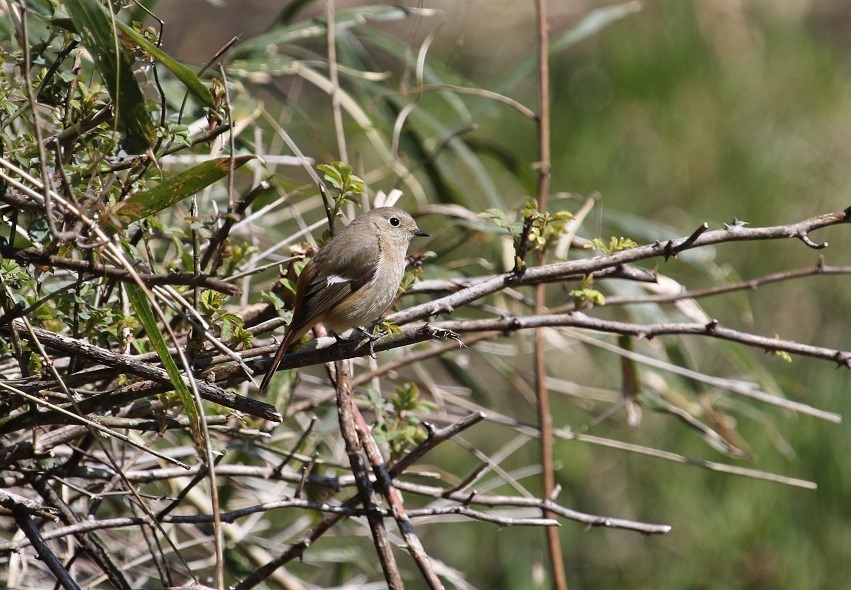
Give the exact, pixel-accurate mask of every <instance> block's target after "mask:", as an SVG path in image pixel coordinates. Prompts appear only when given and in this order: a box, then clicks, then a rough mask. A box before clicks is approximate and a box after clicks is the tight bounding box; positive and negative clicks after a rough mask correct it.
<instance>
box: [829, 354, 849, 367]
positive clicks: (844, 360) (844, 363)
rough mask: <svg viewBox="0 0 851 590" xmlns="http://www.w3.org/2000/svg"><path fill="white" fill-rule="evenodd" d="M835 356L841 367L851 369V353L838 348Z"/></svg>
mask: <svg viewBox="0 0 851 590" xmlns="http://www.w3.org/2000/svg"><path fill="white" fill-rule="evenodd" d="M833 358H834V360H835V361H836V364H837V365H839V366H840V367H845V368H846V369H851V354H848V353H847V352H842V351H841V350H837V351H836V354H835V355H834V356H833Z"/></svg>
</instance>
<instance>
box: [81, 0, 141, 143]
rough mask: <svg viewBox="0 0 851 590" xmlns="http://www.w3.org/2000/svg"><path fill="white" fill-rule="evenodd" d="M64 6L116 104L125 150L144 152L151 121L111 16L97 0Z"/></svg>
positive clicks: (130, 60) (131, 64)
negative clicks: (124, 138)
mask: <svg viewBox="0 0 851 590" xmlns="http://www.w3.org/2000/svg"><path fill="white" fill-rule="evenodd" d="M65 7H66V9H67V10H68V15H69V16H70V17H71V21H72V22H73V23H74V27H75V28H76V30H77V31H78V33H79V34H80V38H81V39H82V42H83V45H85V46H86V48H87V49H88V50H89V53H91V56H92V59H93V60H94V62H95V66H96V67H97V69H98V71H99V72H100V74H101V76H102V77H103V81H104V84H105V85H106V88H107V90H108V91H109V95H110V96H111V97H112V100H113V102H114V103H115V104H116V107H117V109H116V116H117V117H118V119H119V120H120V121H122V122H123V123H124V125H125V127H126V132H127V145H126V150H127V151H128V152H129V153H133V154H141V153H144V152H145V151H147V150H148V149H149V148H150V147H151V146H152V145H153V141H154V138H155V135H156V134H155V131H154V125H153V123H152V122H151V117H150V115H149V114H148V110H147V109H146V108H145V97H144V96H143V95H142V90H141V89H140V88H139V84H138V82H136V78H135V76H134V75H133V61H132V59H131V58H130V57H129V56H128V55H127V54H126V53H125V52H124V50H123V49H122V48H121V45H120V43H119V42H118V40H117V35H118V34H117V32H116V31H115V30H114V29H113V27H112V20H113V19H112V18H111V17H110V16H109V15H108V14H107V13H106V12H105V11H104V9H103V7H102V6H101V3H100V2H98V0H77V1H76V2H68V3H66V5H65Z"/></svg>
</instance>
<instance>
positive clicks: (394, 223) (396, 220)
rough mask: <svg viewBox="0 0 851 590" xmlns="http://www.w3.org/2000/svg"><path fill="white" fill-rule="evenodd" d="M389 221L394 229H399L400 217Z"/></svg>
mask: <svg viewBox="0 0 851 590" xmlns="http://www.w3.org/2000/svg"><path fill="white" fill-rule="evenodd" d="M388 221H389V222H390V225H392V226H393V227H399V218H398V217H391V218H390V219H388Z"/></svg>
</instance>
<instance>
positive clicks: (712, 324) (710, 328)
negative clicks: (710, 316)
mask: <svg viewBox="0 0 851 590" xmlns="http://www.w3.org/2000/svg"><path fill="white" fill-rule="evenodd" d="M717 327H718V320H712V321H711V322H709V323H708V324H706V333H707V334H714V333H715V328H717Z"/></svg>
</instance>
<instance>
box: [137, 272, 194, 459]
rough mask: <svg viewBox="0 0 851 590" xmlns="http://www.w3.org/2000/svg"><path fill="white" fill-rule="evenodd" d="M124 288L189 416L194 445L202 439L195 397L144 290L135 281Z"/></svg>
mask: <svg viewBox="0 0 851 590" xmlns="http://www.w3.org/2000/svg"><path fill="white" fill-rule="evenodd" d="M126 289H127V298H128V299H129V300H130V305H132V306H133V311H134V312H136V317H137V319H138V320H139V323H141V324H142V327H143V328H144V329H145V334H147V336H148V341H149V342H150V343H151V346H152V347H153V349H154V350H155V351H156V353H157V356H159V357H160V362H162V364H163V367H165V370H166V372H167V373H168V376H169V378H170V379H171V384H172V385H173V386H174V391H175V392H176V393H177V397H178V398H179V399H180V402H181V403H182V404H183V408H184V410H185V411H186V415H187V416H188V417H189V423H190V424H191V425H192V439H193V440H194V441H195V443H196V445H198V444H199V441H201V440H202V439H201V437H200V432H201V431H200V427H199V423H198V408H196V407H195V398H194V397H193V396H192V392H191V391H189V386H188V385H186V382H185V381H184V380H183V375H182V374H181V372H180V369H179V368H178V367H177V363H175V362H174V359H173V358H172V357H171V354H170V353H169V351H168V345H167V344H166V341H165V338H163V335H162V332H160V328H159V326H158V325H157V320H156V317H155V316H154V311H153V309H151V302H150V301H148V298H147V297H146V296H145V292H144V291H143V290H142V289H141V288H140V287H139V286H138V285H136V284H135V283H128V284H127V286H126Z"/></svg>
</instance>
